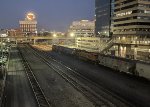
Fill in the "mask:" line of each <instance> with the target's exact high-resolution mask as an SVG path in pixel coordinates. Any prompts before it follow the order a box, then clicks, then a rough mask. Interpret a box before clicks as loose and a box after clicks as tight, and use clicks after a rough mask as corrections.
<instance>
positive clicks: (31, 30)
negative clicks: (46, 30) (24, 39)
mask: <svg viewBox="0 0 150 107" xmlns="http://www.w3.org/2000/svg"><path fill="white" fill-rule="evenodd" d="M19 25H20V29H21V31H22V32H23V35H35V34H36V33H37V21H36V16H35V14H34V13H32V12H29V13H27V14H26V18H25V20H23V21H19Z"/></svg>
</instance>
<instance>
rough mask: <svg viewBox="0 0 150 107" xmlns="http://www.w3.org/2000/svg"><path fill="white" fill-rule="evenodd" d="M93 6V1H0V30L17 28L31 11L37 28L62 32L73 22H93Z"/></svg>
mask: <svg viewBox="0 0 150 107" xmlns="http://www.w3.org/2000/svg"><path fill="white" fill-rule="evenodd" d="M94 6H95V4H94V2H93V0H1V2H0V14H1V17H0V28H18V27H19V24H18V20H22V19H24V17H25V14H26V13H27V12H28V11H33V12H35V13H36V15H37V20H38V27H39V28H45V29H48V30H56V31H63V32H64V31H66V30H67V29H68V27H69V25H70V24H71V22H72V21H74V20H81V19H88V20H94V8H95V7H94Z"/></svg>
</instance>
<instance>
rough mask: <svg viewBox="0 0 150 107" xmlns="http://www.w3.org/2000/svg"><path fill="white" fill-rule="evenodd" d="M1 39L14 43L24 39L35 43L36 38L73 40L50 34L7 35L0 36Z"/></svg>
mask: <svg viewBox="0 0 150 107" xmlns="http://www.w3.org/2000/svg"><path fill="white" fill-rule="evenodd" d="M0 39H1V40H6V39H9V40H10V41H15V42H16V44H17V43H18V42H19V41H26V42H31V41H33V43H34V44H35V43H36V41H37V40H54V41H60V40H66V41H67V40H75V38H71V37H50V36H7V37H0Z"/></svg>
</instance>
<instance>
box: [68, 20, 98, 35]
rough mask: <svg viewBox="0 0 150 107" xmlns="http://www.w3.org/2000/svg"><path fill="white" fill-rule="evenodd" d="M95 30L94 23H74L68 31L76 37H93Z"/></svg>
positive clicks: (86, 21)
mask: <svg viewBox="0 0 150 107" xmlns="http://www.w3.org/2000/svg"><path fill="white" fill-rule="evenodd" d="M94 28H95V24H94V21H89V20H81V21H74V22H73V23H72V24H71V26H70V28H69V30H68V34H69V35H70V36H73V35H74V36H75V37H91V36H94Z"/></svg>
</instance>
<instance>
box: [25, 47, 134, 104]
mask: <svg viewBox="0 0 150 107" xmlns="http://www.w3.org/2000/svg"><path fill="white" fill-rule="evenodd" d="M28 48H30V50H31V51H33V53H34V54H35V55H36V56H38V57H39V58H41V59H42V61H43V62H44V63H46V64H47V65H48V66H49V67H51V68H52V69H53V70H54V71H56V72H57V73H58V74H59V75H60V76H61V77H63V78H64V79H65V80H66V81H67V82H69V83H70V84H71V85H72V86H73V87H75V88H76V89H77V90H78V91H80V92H81V93H82V94H83V95H85V96H86V97H87V98H88V99H89V100H91V101H92V102H93V103H94V104H95V106H102V107H103V106H104V107H120V106H122V107H134V106H133V105H132V104H131V103H129V102H127V101H125V100H124V99H122V98H120V97H118V96H116V95H114V94H113V93H111V92H110V91H108V90H106V89H104V88H103V89H102V87H100V86H99V85H98V84H96V83H94V82H92V81H91V80H89V79H87V78H86V77H84V76H83V75H81V74H79V73H78V72H76V71H74V70H73V69H71V68H69V67H67V66H66V65H64V64H62V63H61V62H58V61H57V60H55V59H53V58H52V57H50V56H49V55H48V54H46V53H45V52H42V51H38V50H36V49H34V48H31V47H29V46H28ZM49 60H53V61H55V62H56V63H58V64H59V65H61V66H63V67H64V68H66V69H67V71H70V73H71V74H70V73H67V72H65V71H63V70H62V69H61V68H60V66H56V65H54V64H53V63H52V62H50V61H49ZM72 75H74V76H72ZM76 77H78V79H79V78H80V79H82V80H83V79H84V80H85V81H88V83H90V84H92V85H95V86H96V87H98V88H99V89H102V91H103V92H102V93H103V94H106V93H107V95H108V94H109V95H111V96H112V98H113V97H114V98H115V99H117V100H115V103H112V102H111V101H109V100H108V99H105V98H104V97H102V96H100V95H98V94H97V93H95V92H94V91H93V90H92V89H90V88H89V87H88V86H86V85H85V84H82V83H81V82H80V81H79V80H78V79H77V78H76ZM112 100H113V99H112Z"/></svg>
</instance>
